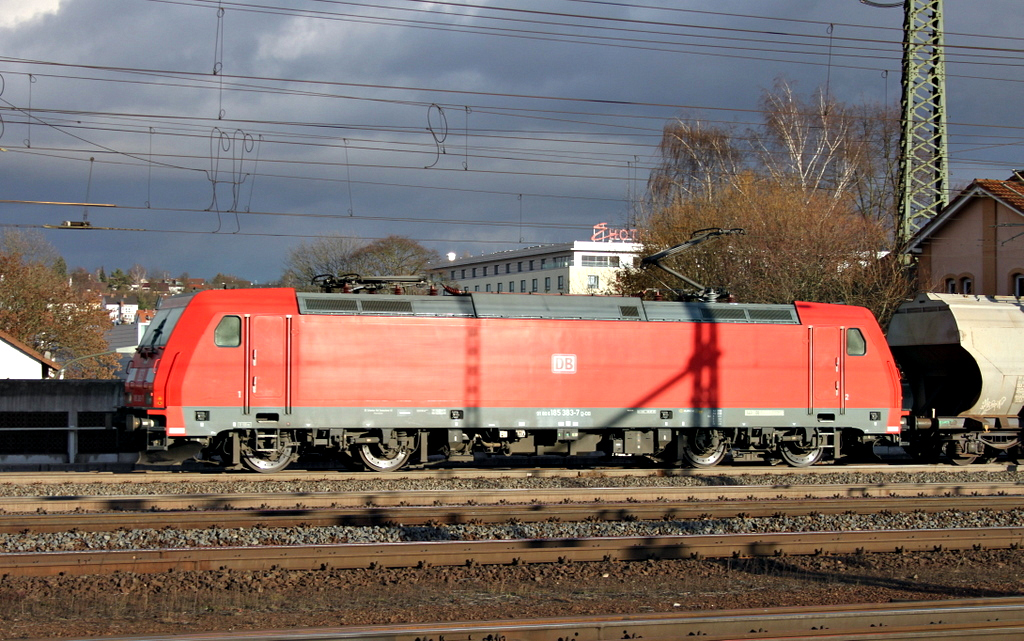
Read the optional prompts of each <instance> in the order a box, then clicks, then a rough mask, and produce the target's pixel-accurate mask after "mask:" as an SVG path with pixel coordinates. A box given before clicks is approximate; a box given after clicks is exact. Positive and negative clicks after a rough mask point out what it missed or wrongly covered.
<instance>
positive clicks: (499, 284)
mask: <svg viewBox="0 0 1024 641" xmlns="http://www.w3.org/2000/svg"><path fill="white" fill-rule="evenodd" d="M503 286H504V283H498V293H499V294H500V293H501V292H503V291H504V290H503V289H502V287H503Z"/></svg>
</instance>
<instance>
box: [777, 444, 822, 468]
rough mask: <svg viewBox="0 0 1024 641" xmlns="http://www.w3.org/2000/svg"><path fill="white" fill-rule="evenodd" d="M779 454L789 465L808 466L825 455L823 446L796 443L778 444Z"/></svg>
mask: <svg viewBox="0 0 1024 641" xmlns="http://www.w3.org/2000/svg"><path fill="white" fill-rule="evenodd" d="M779 456H781V457H782V460H783V461H785V462H786V464H788V465H789V466H790V467H810V466H812V465H814V464H815V463H817V462H818V461H820V460H821V459H822V457H823V456H825V448H824V447H821V446H818V447H813V446H812V447H804V446H802V445H799V444H797V443H783V444H782V445H780V446H779Z"/></svg>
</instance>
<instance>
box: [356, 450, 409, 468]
mask: <svg viewBox="0 0 1024 641" xmlns="http://www.w3.org/2000/svg"><path fill="white" fill-rule="evenodd" d="M411 455H412V451H411V450H410V449H409V448H407V447H404V446H399V447H397V448H386V447H381V445H380V444H379V443H365V444H363V445H360V446H359V458H360V459H361V460H362V461H363V465H365V466H366V468H367V469H369V470H372V471H374V472H394V471H395V470H397V469H399V468H401V467H402V466H404V465H405V464H406V463H407V462H408V461H409V457H410V456H411Z"/></svg>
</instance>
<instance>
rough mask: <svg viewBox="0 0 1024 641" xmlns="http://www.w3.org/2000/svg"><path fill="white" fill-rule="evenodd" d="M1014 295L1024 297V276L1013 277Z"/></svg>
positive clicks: (1016, 275)
mask: <svg viewBox="0 0 1024 641" xmlns="http://www.w3.org/2000/svg"><path fill="white" fill-rule="evenodd" d="M1012 278H1013V295H1014V296H1016V297H1017V298H1020V297H1022V296H1024V274H1014V275H1013V277H1012Z"/></svg>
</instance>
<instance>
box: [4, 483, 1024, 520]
mask: <svg viewBox="0 0 1024 641" xmlns="http://www.w3.org/2000/svg"><path fill="white" fill-rule="evenodd" d="M901 496H902V497H928V496H933V497H945V496H949V497H972V496H1024V485H1021V484H1018V483H878V484H873V485H715V486H696V487H646V486H645V487H594V488H513V489H499V490H394V491H391V490H389V491H379V492H284V493H239V494H234V493H232V494H164V495H145V494H139V495H118V496H11V497H3V498H2V499H0V512H8V513H13V512H107V511H135V512H141V511H146V510H218V509H220V510H252V509H267V510H269V509H305V508H330V507H333V508H341V507H401V506H406V505H469V504H476V505H485V504H495V505H511V504H517V503H521V504H545V503H546V504H553V503H622V502H645V501H659V502H671V501H677V502H682V501H713V500H744V499H747V500H751V501H754V500H770V499H800V500H805V499H814V498H822V499H843V498H866V497H901Z"/></svg>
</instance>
